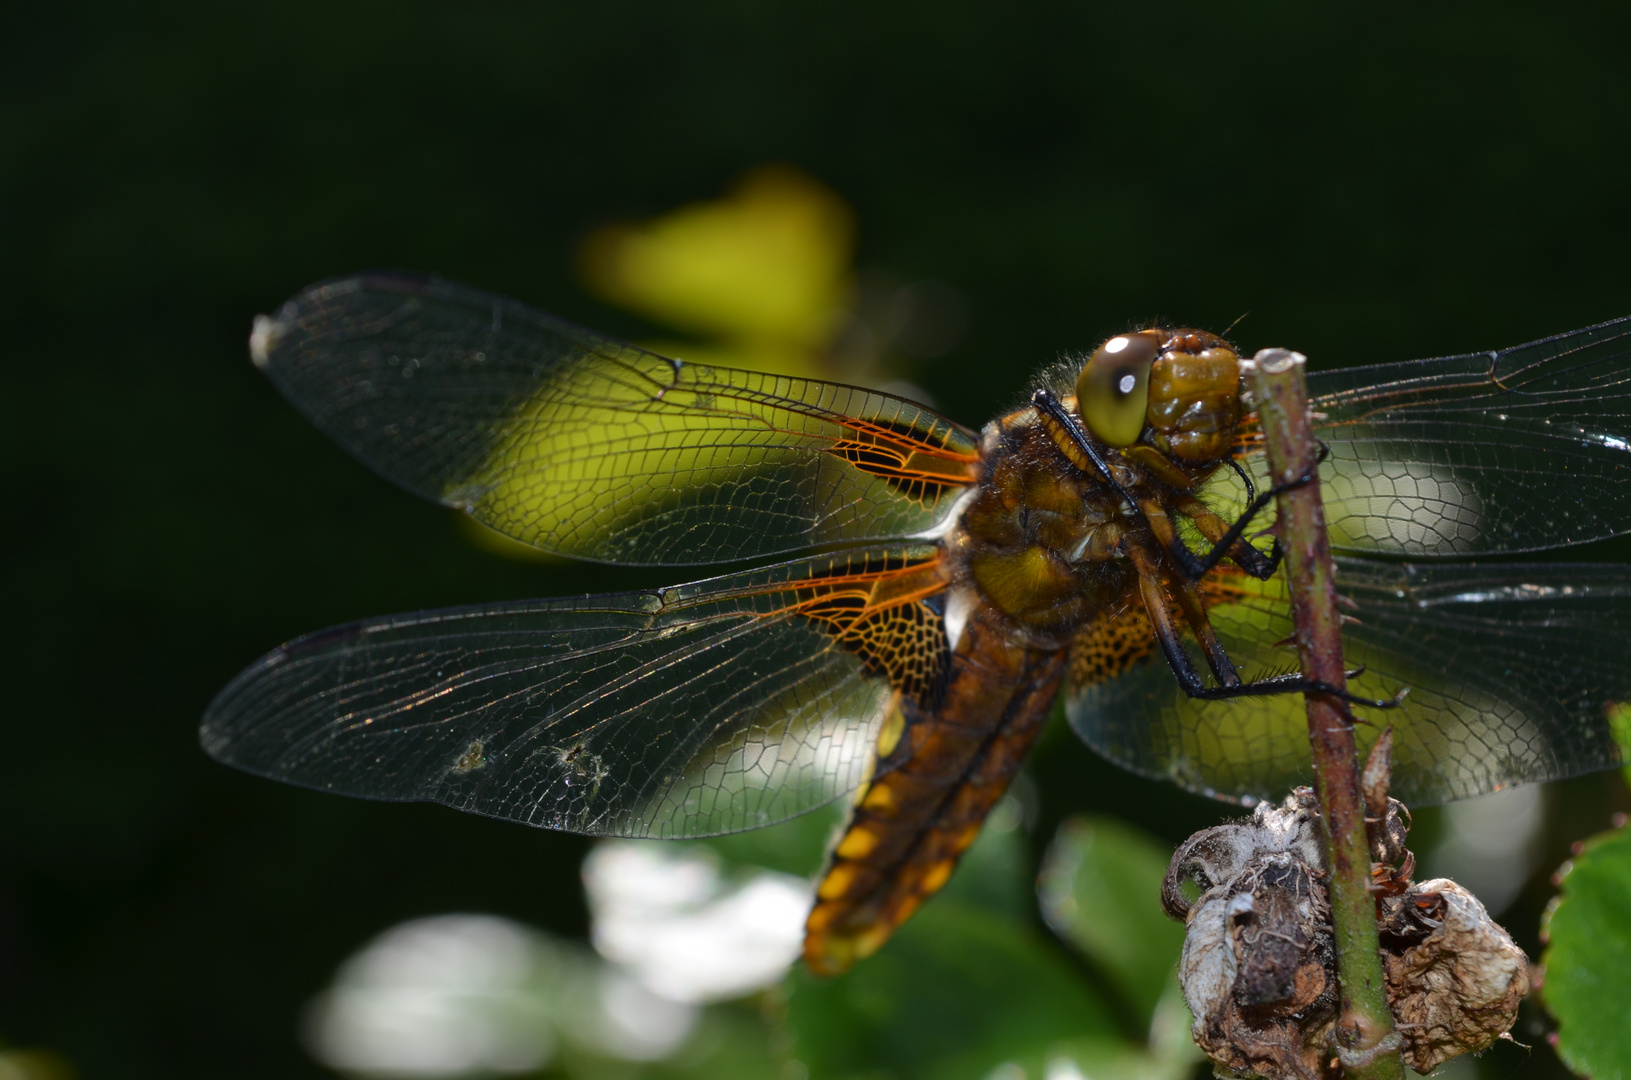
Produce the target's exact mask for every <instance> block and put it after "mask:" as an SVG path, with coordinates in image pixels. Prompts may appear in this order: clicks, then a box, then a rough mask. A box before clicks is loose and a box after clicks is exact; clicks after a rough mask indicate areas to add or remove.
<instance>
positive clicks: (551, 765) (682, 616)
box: [200, 547, 945, 837]
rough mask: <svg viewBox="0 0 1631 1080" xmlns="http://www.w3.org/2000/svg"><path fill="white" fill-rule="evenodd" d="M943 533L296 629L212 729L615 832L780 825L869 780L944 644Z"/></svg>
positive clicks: (454, 802) (306, 780) (321, 782)
mask: <svg viewBox="0 0 1631 1080" xmlns="http://www.w3.org/2000/svg"><path fill="white" fill-rule="evenodd" d="M938 558H939V555H938V552H937V551H936V549H934V548H931V547H908V548H889V549H885V548H875V549H870V550H857V551H851V552H847V553H845V554H843V555H841V556H834V557H831V558H828V557H822V558H819V559H809V560H803V561H799V562H794V563H786V564H783V565H780V566H775V567H770V568H767V569H763V570H757V571H753V572H750V573H743V574H736V575H730V576H726V577H721V578H715V579H712V580H710V581H703V582H699V583H696V584H692V585H681V586H676V587H674V588H670V589H663V590H659V591H655V592H640V593H625V594H619V595H611V596H592V597H587V598H584V599H571V600H544V601H535V602H523V603H509V604H497V605H491V606H485V607H468V608H454V609H449V610H445V611H432V612H424V613H419V614H413V615H400V616H394V617H389V618H382V619H369V620H366V621H363V622H357V623H352V624H350V625H347V626H341V627H336V628H334V629H330V630H323V631H319V632H318V633H315V634H309V635H307V636H305V637H302V638H298V639H296V640H294V641H291V642H289V643H288V644H286V645H283V646H280V647H279V648H277V649H275V650H273V651H272V652H271V653H268V654H267V655H266V656H264V657H262V658H261V659H260V660H258V661H257V662H256V663H254V664H253V665H251V666H250V667H249V668H247V669H246V670H245V671H244V672H242V673H241V674H240V675H238V677H237V678H235V679H234V680H233V681H232V682H231V683H230V684H229V685H228V686H227V687H226V689H224V690H222V691H221V693H220V695H219V696H217V697H216V699H215V700H214V702H212V703H211V704H210V707H209V710H208V711H207V713H206V714H205V717H204V723H203V727H202V729H201V732H200V738H201V741H202V743H203V746H204V749H205V750H206V751H207V752H208V753H209V754H210V755H211V756H212V757H214V758H216V759H217V760H219V761H222V762H225V763H226V764H229V765H234V766H237V767H238V768H241V769H245V770H247V771H249V772H252V773H257V774H259V775H262V776H267V777H271V778H273V779H277V780H284V781H288V782H291V783H296V784H300V785H303V786H306V787H312V788H317V789H320V790H327V791H335V792H340V793H342V794H348V795H357V796H363V797H366V798H375V799H390V800H399V801H430V802H439V803H445V804H446V805H449V806H453V807H456V808H458V809H460V810H467V811H471V812H473V813H478V814H484V815H487V816H490V817H497V818H505V819H508V820H511V821H519V822H523V823H525V824H528V825H537V826H542V827H544V828H551V829H563V830H566V831H568V832H579V833H589V834H593V835H602V836H642V837H643V836H651V837H681V836H703V835H709V834H715V833H722V832H731V831H735V830H739V829H749V828H755V827H758V826H761V825H768V824H772V823H774V822H777V821H781V820H783V819H785V818H788V817H791V816H793V815H795V814H799V813H802V812H804V811H806V810H810V809H812V808H814V807H816V806H819V805H821V804H823V803H825V802H827V801H829V800H831V799H833V798H835V797H837V796H838V795H840V794H842V793H844V792H847V791H850V790H853V789H854V788H855V787H856V786H857V785H858V784H859V783H860V782H861V781H862V780H863V779H864V778H865V773H866V770H867V768H869V766H870V763H871V761H872V757H873V752H874V746H873V744H874V741H875V737H876V732H877V729H878V726H879V724H880V723H882V722H883V720H884V717H885V713H886V712H887V710H888V709H889V708H890V707H891V703H892V701H894V700H895V695H896V694H897V693H912V694H919V693H921V692H922V690H923V681H924V680H926V679H932V678H934V672H935V670H936V665H937V664H938V663H940V662H942V660H943V657H944V654H945V641H944V636H943V634H942V631H941V626H940V620H939V616H938V615H936V614H935V613H934V612H933V611H932V610H931V609H930V606H929V605H927V604H925V603H924V600H925V599H927V598H928V597H929V596H931V595H932V594H933V593H934V592H936V591H938V590H939V589H940V588H941V587H942V586H941V580H942V579H941V575H940V570H939V566H938V561H937V560H938Z"/></svg>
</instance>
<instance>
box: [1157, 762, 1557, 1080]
mask: <svg viewBox="0 0 1631 1080" xmlns="http://www.w3.org/2000/svg"><path fill="white" fill-rule="evenodd" d="M1373 790H1374V789H1373ZM1384 791H1385V789H1384ZM1378 796H1379V799H1386V798H1387V796H1386V795H1385V794H1382V793H1380V792H1379V793H1378ZM1387 804H1388V808H1387V811H1386V813H1385V815H1383V816H1382V818H1381V820H1379V821H1376V822H1375V823H1374V825H1373V828H1374V829H1375V832H1373V834H1372V836H1373V839H1374V838H1382V839H1383V844H1382V845H1381V846H1380V847H1379V848H1378V849H1377V853H1378V854H1386V855H1388V856H1390V857H1391V858H1393V859H1399V860H1402V865H1401V866H1400V868H1399V869H1397V870H1395V871H1391V872H1390V871H1389V870H1388V868H1387V867H1386V866H1385V865H1378V866H1376V867H1373V878H1375V879H1377V880H1378V881H1379V882H1380V883H1382V884H1383V885H1385V886H1386V887H1385V888H1381V889H1379V892H1380V894H1381V895H1380V899H1379V912H1380V915H1381V925H1380V927H1379V930H1380V933H1381V943H1382V962H1383V967H1384V970H1385V972H1386V977H1387V990H1388V1000H1389V1003H1390V1005H1391V1007H1392V1010H1393V1014H1394V1017H1395V1019H1396V1021H1397V1024H1398V1034H1397V1036H1389V1040H1388V1041H1389V1044H1390V1048H1391V1047H1392V1046H1395V1045H1396V1046H1398V1047H1400V1049H1401V1051H1402V1054H1403V1057H1404V1060H1405V1063H1406V1064H1408V1065H1409V1066H1410V1067H1411V1068H1413V1069H1415V1070H1416V1071H1417V1072H1421V1073H1427V1072H1431V1071H1432V1070H1433V1069H1434V1068H1436V1067H1437V1066H1438V1065H1440V1064H1442V1063H1443V1062H1445V1061H1448V1060H1449V1059H1450V1058H1453V1057H1456V1056H1458V1055H1460V1054H1464V1053H1468V1052H1475V1051H1478V1050H1482V1049H1484V1048H1486V1047H1487V1046H1489V1045H1490V1044H1491V1043H1493V1042H1494V1041H1495V1040H1496V1039H1497V1038H1498V1037H1500V1036H1501V1035H1502V1034H1503V1033H1505V1032H1506V1030H1507V1029H1508V1028H1510V1027H1511V1026H1512V1023H1513V1021H1514V1020H1515V1019H1516V1018H1517V1009H1518V1002H1519V1001H1520V1000H1521V999H1522V998H1523V995H1524V994H1525V993H1526V992H1527V991H1528V985H1529V984H1528V968H1529V965H1528V958H1527V957H1526V956H1525V955H1524V953H1523V950H1521V949H1519V948H1518V947H1517V946H1516V945H1514V944H1513V942H1512V939H1511V938H1510V937H1508V936H1507V933H1506V931H1505V930H1503V929H1501V927H1500V926H1498V925H1497V924H1496V923H1495V922H1494V921H1493V920H1491V919H1490V917H1489V914H1488V913H1487V912H1486V911H1485V910H1484V906H1483V905H1482V904H1480V903H1479V902H1478V900H1477V898H1476V897H1474V896H1473V895H1472V894H1471V893H1469V892H1467V891H1466V890H1465V889H1463V888H1462V887H1461V886H1459V885H1457V884H1456V883H1455V882H1453V881H1448V880H1444V879H1437V880H1433V881H1425V882H1421V883H1419V884H1416V885H1410V884H1409V880H1410V869H1411V867H1413V866H1414V863H1415V859H1414V857H1413V856H1412V855H1411V854H1410V852H1409V851H1408V850H1407V849H1406V848H1405V846H1404V836H1405V828H1406V826H1405V824H1404V822H1405V820H1406V817H1407V812H1406V811H1405V810H1404V807H1403V806H1402V805H1401V804H1399V803H1398V801H1397V800H1394V799H1387ZM1323 860H1324V847H1323V844H1322V842H1321V827H1320V820H1319V815H1318V812H1317V807H1316V805H1315V801H1314V796H1313V792H1311V791H1310V790H1309V789H1307V788H1299V789H1298V790H1297V791H1295V792H1293V793H1292V794H1291V795H1290V796H1289V797H1288V798H1287V799H1286V801H1285V803H1284V804H1283V805H1281V806H1278V807H1269V806H1259V807H1258V808H1257V811H1256V813H1254V814H1253V816H1252V817H1251V818H1249V819H1246V820H1242V821H1236V822H1231V823H1229V824H1225V825H1219V826H1217V827H1215V828H1211V829H1205V830H1203V831H1201V832H1198V833H1196V834H1195V835H1194V836H1192V837H1190V838H1189V840H1187V841H1186V842H1185V843H1184V844H1183V846H1181V847H1180V848H1179V849H1178V851H1177V853H1176V854H1174V856H1173V859H1172V864H1171V865H1170V866H1169V867H1168V868H1167V877H1166V880H1165V882H1163V884H1162V890H1161V896H1162V903H1163V906H1165V907H1166V909H1167V912H1168V913H1169V914H1171V915H1173V916H1174V917H1175V918H1180V919H1183V920H1184V921H1185V922H1186V923H1187V925H1188V930H1187V932H1186V933H1185V936H1184V953H1183V959H1182V960H1181V961H1180V963H1179V969H1178V977H1179V981H1180V983H1181V984H1182V986H1183V991H1184V1000H1185V1001H1186V1002H1187V1003H1188V1005H1189V1009H1190V1012H1191V1014H1192V1015H1193V1016H1194V1023H1193V1025H1192V1026H1191V1029H1190V1031H1191V1034H1192V1035H1193V1036H1194V1038H1195V1042H1196V1044H1197V1045H1198V1046H1200V1048H1201V1049H1202V1050H1203V1051H1204V1052H1205V1053H1206V1055H1207V1056H1208V1057H1209V1058H1211V1059H1212V1061H1213V1063H1214V1064H1215V1065H1217V1066H1218V1067H1219V1069H1220V1072H1222V1071H1227V1072H1233V1073H1256V1074H1258V1075H1260V1076H1263V1077H1265V1078H1267V1080H1324V1078H1334V1077H1335V1076H1336V1075H1337V1074H1338V1073H1339V1072H1340V1068H1339V1066H1338V1065H1337V1064H1336V1062H1337V1060H1338V1058H1340V1057H1341V1056H1342V1051H1341V1050H1339V1049H1337V1048H1336V1047H1335V1046H1334V1044H1333V1040H1332V1036H1333V1032H1334V1028H1335V1025H1336V1020H1337V1014H1338V1010H1339V1007H1340V994H1339V991H1338V986H1337V969H1336V953H1335V948H1334V945H1333V941H1332V929H1331V912H1330V907H1329V905H1328V903H1327V901H1326V894H1325V884H1324V882H1325V878H1326V873H1325V869H1324V864H1323ZM1185 880H1193V881H1194V882H1195V883H1197V884H1198V885H1199V886H1200V887H1201V889H1202V895H1201V897H1200V898H1199V899H1198V900H1197V901H1196V902H1195V903H1194V904H1193V905H1191V904H1190V903H1189V902H1188V901H1187V900H1185V898H1184V896H1183V893H1182V891H1181V887H1182V885H1183V882H1184V881H1185ZM1333 1055H1335V1056H1333Z"/></svg>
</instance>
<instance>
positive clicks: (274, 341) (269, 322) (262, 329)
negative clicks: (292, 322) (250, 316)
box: [249, 315, 283, 368]
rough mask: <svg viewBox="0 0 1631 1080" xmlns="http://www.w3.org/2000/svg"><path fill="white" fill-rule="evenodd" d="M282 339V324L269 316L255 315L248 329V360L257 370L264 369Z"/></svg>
mask: <svg viewBox="0 0 1631 1080" xmlns="http://www.w3.org/2000/svg"><path fill="white" fill-rule="evenodd" d="M282 337H283V324H282V323H281V322H279V321H278V320H277V319H274V318H272V316H270V315H256V316H255V323H254V325H253V326H251V327H250V328H249V359H250V360H252V361H254V364H255V366H256V367H258V368H264V367H265V366H266V363H267V361H268V360H270V359H271V357H272V350H273V349H275V348H277V347H278V341H279V340H280V339H281V338H282Z"/></svg>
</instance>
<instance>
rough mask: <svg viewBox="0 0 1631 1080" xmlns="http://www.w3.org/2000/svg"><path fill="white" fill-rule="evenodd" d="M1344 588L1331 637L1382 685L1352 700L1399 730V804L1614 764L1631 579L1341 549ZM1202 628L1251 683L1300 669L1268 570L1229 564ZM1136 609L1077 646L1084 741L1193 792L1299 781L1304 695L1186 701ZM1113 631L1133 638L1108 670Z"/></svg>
mask: <svg viewBox="0 0 1631 1080" xmlns="http://www.w3.org/2000/svg"><path fill="white" fill-rule="evenodd" d="M1338 577H1339V588H1340V590H1341V592H1342V594H1343V595H1344V596H1347V597H1350V598H1351V599H1353V600H1354V601H1355V603H1356V604H1357V605H1358V606H1357V609H1356V610H1354V611H1353V612H1352V614H1353V615H1354V616H1355V617H1356V618H1357V619H1358V620H1359V622H1358V623H1357V624H1353V625H1349V626H1347V627H1346V628H1345V630H1344V640H1343V646H1344V651H1345V656H1346V659H1347V661H1348V663H1349V664H1352V665H1358V664H1363V665H1365V667H1366V671H1365V674H1364V675H1363V676H1361V677H1360V678H1359V679H1358V680H1357V681H1356V682H1355V683H1353V684H1352V685H1351V689H1353V690H1354V691H1355V692H1357V693H1361V694H1365V695H1369V696H1375V697H1387V696H1390V695H1391V694H1392V693H1393V692H1394V691H1395V690H1396V689H1398V688H1399V687H1401V686H1402V687H1408V688H1409V689H1410V694H1409V696H1408V697H1407V698H1406V699H1405V702H1404V704H1403V705H1402V706H1401V707H1400V708H1397V709H1392V710H1387V711H1383V710H1361V713H1360V714H1361V715H1362V716H1363V717H1365V718H1366V719H1368V720H1370V721H1372V722H1373V723H1374V724H1375V725H1377V726H1365V725H1361V726H1360V727H1359V728H1358V729H1357V731H1356V734H1357V735H1358V737H1359V740H1360V743H1361V745H1362V747H1368V746H1369V744H1370V742H1371V741H1373V740H1374V739H1375V738H1376V736H1377V735H1378V734H1379V733H1380V731H1381V725H1386V724H1392V725H1393V728H1394V740H1395V741H1394V768H1393V793H1394V794H1395V795H1396V796H1397V797H1399V798H1401V799H1403V800H1405V801H1406V802H1407V803H1411V804H1422V805H1426V804H1431V803H1437V802H1447V801H1449V800H1452V799H1463V798H1468V797H1471V796H1474V795H1480V794H1484V793H1485V792H1490V791H1495V790H1496V789H1498V788H1502V787H1507V786H1509V785H1512V784H1522V783H1530V782H1534V781H1540V780H1555V779H1559V778H1562V777H1567V776H1574V775H1577V774H1580V773H1584V772H1590V771H1593V770H1596V769H1602V768H1607V767H1609V766H1612V765H1616V764H1619V763H1620V762H1621V760H1622V754H1621V750H1620V748H1619V747H1618V746H1617V745H1616V743H1615V740H1614V737H1613V734H1612V731H1611V723H1612V721H1611V717H1612V716H1613V715H1614V714H1615V711H1616V710H1617V709H1618V708H1619V707H1620V706H1621V705H1622V703H1624V702H1626V701H1628V700H1631V664H1628V663H1627V659H1628V658H1631V602H1628V601H1631V574H1628V572H1627V569H1626V568H1625V567H1623V566H1593V565H1585V564H1573V565H1570V564H1558V565H1506V566H1487V567H1479V566H1471V565H1453V564H1450V565H1437V566H1409V565H1401V564H1392V565H1384V564H1381V563H1374V562H1370V561H1368V560H1364V559H1353V558H1346V559H1340V560H1338ZM1210 588H1211V590H1212V591H1211V593H1210V595H1209V597H1208V600H1209V603H1210V607H1209V615H1210V616H1211V620H1212V625H1213V626H1214V627H1215V628H1216V630H1217V632H1218V637H1219V639H1220V640H1221V641H1222V642H1223V644H1224V646H1225V647H1226V648H1227V649H1228V650H1229V654H1230V656H1231V657H1233V658H1234V659H1235V661H1236V662H1237V664H1239V665H1240V667H1241V672H1242V674H1243V675H1245V676H1247V677H1252V676H1256V675H1262V674H1272V673H1278V672H1282V671H1286V670H1288V669H1291V668H1294V667H1295V666H1296V656H1295V654H1294V653H1293V652H1292V651H1291V650H1290V649H1289V648H1285V647H1282V645H1281V642H1283V641H1285V640H1286V639H1288V638H1289V637H1290V635H1291V619H1290V612H1289V608H1288V606H1287V603H1286V601H1285V595H1284V592H1283V585H1282V584H1281V582H1280V580H1279V579H1278V578H1277V579H1275V580H1273V581H1270V582H1267V583H1261V582H1254V581H1252V580H1251V579H1249V578H1246V577H1244V575H1238V574H1237V575H1229V576H1226V577H1224V578H1222V579H1220V580H1219V581H1218V582H1216V583H1213V584H1212V585H1210ZM1141 619H1143V614H1142V612H1141V611H1137V610H1134V611H1129V612H1126V613H1123V614H1122V615H1121V616H1119V618H1118V619H1116V620H1106V621H1105V622H1103V623H1101V624H1098V625H1096V626H1094V627H1090V628H1089V629H1088V630H1087V631H1086V632H1084V634H1083V635H1082V636H1081V637H1080V638H1079V639H1078V641H1077V642H1076V643H1075V645H1074V646H1073V657H1072V661H1073V663H1072V672H1073V675H1072V681H1071V684H1070V688H1069V689H1068V690H1067V695H1066V712H1067V715H1068V716H1069V718H1070V722H1071V725H1072V726H1073V727H1074V728H1075V729H1076V732H1077V733H1078V734H1079V735H1080V736H1081V737H1082V738H1083V739H1084V740H1085V741H1086V742H1087V743H1088V745H1089V746H1092V747H1093V748H1094V749H1095V750H1098V751H1099V752H1100V753H1102V754H1104V755H1105V756H1107V757H1109V758H1111V759H1112V760H1114V761H1117V762H1119V763H1121V764H1122V765H1125V766H1126V767H1128V768H1130V769H1132V770H1134V771H1136V772H1140V773H1144V774H1146V775H1150V776H1156V777H1161V778H1166V779H1171V780H1173V781H1175V782H1176V783H1178V784H1179V785H1180V786H1182V787H1186V788H1189V789H1190V790H1192V791H1198V792H1202V793H1204V794H1208V795H1214V796H1217V797H1220V798H1226V799H1236V800H1241V801H1253V800H1258V799H1265V798H1271V797H1274V798H1277V797H1278V796H1279V794H1280V793H1283V792H1285V791H1286V790H1288V789H1290V788H1291V787H1293V786H1295V785H1297V784H1305V783H1310V782H1312V774H1311V772H1310V770H1309V763H1308V756H1309V751H1308V728H1307V719H1306V714H1305V713H1304V711H1303V699H1302V695H1300V694H1285V695H1279V696H1275V697H1259V698H1243V699H1238V700H1235V701H1213V702H1201V701H1196V700H1194V699H1191V698H1188V697H1185V696H1184V695H1183V693H1182V691H1180V690H1179V689H1178V688H1177V687H1176V685H1175V684H1174V681H1173V678H1172V675H1171V674H1170V672H1169V671H1168V670H1167V667H1166V665H1165V664H1164V663H1163V662H1162V660H1161V658H1160V656H1159V655H1158V654H1157V655H1153V656H1152V655H1151V653H1152V649H1151V648H1150V646H1149V644H1148V643H1149V641H1150V638H1149V636H1148V635H1147V634H1145V635H1144V636H1143V637H1142V639H1140V637H1139V634H1140V632H1141V630H1140V628H1139V627H1137V626H1136V625H1131V624H1133V623H1136V622H1138V621H1139V620H1141ZM1111 640H1122V641H1129V640H1132V641H1136V640H1142V641H1143V642H1144V643H1145V644H1144V645H1143V646H1142V647H1141V648H1140V649H1139V650H1137V651H1136V653H1132V654H1127V655H1125V656H1124V659H1123V662H1122V663H1120V664H1118V665H1116V666H1115V667H1113V668H1109V667H1106V665H1105V664H1104V663H1102V660H1098V659H1096V658H1102V657H1103V655H1104V653H1105V643H1106V642H1108V641H1111Z"/></svg>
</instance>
